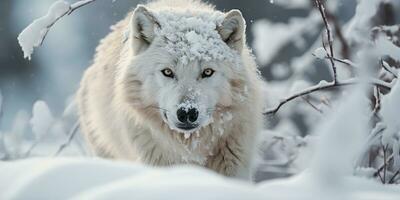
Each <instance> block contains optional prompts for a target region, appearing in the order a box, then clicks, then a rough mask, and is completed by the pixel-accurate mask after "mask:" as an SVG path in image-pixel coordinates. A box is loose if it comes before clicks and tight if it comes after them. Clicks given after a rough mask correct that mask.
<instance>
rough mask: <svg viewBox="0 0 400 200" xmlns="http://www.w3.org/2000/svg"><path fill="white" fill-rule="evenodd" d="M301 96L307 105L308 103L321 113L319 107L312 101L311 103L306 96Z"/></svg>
mask: <svg viewBox="0 0 400 200" xmlns="http://www.w3.org/2000/svg"><path fill="white" fill-rule="evenodd" d="M302 98H303V100H304V101H305V102H306V103H307V104H308V105H310V106H311V107H312V108H313V109H314V110H316V111H318V112H319V113H321V114H322V113H323V112H322V110H321V109H319V108H318V107H317V106H315V105H314V104H313V103H311V101H310V99H308V98H307V97H304V96H303V97H302Z"/></svg>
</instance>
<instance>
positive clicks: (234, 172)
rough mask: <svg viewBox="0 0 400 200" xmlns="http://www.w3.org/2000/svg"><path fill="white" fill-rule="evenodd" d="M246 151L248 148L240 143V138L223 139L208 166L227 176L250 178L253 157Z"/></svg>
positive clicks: (210, 158)
mask: <svg viewBox="0 0 400 200" xmlns="http://www.w3.org/2000/svg"><path fill="white" fill-rule="evenodd" d="M246 151H248V149H246V148H245V147H244V146H243V144H241V143H239V141H238V138H234V137H229V138H226V139H223V140H222V141H221V142H220V143H219V144H218V146H217V147H216V149H215V150H214V154H213V155H212V156H210V157H209V159H208V161H207V165H206V166H207V167H208V168H210V169H212V170H215V171H216V172H218V173H220V174H224V175H226V176H230V177H238V178H242V179H249V178H250V160H251V159H250V158H249V156H247V155H249V152H246Z"/></svg>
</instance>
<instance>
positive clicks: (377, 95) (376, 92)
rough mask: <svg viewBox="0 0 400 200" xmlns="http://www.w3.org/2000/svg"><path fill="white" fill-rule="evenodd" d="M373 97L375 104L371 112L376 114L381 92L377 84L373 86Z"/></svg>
mask: <svg viewBox="0 0 400 200" xmlns="http://www.w3.org/2000/svg"><path fill="white" fill-rule="evenodd" d="M374 97H375V106H374V110H373V111H372V113H374V114H377V113H378V111H379V109H380V108H381V94H380V89H379V87H378V86H376V87H375V90H374Z"/></svg>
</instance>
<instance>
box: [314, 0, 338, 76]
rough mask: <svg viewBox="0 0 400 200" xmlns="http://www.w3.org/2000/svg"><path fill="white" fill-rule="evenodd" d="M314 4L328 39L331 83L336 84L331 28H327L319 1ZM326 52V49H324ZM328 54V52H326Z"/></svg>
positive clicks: (326, 20)
mask: <svg viewBox="0 0 400 200" xmlns="http://www.w3.org/2000/svg"><path fill="white" fill-rule="evenodd" d="M315 3H316V5H317V8H318V10H319V12H320V13H321V17H322V19H323V21H324V24H325V29H326V35H327V37H328V44H329V51H330V53H328V54H329V58H330V59H329V60H330V61H331V67H332V71H333V82H334V83H336V82H337V72H336V66H335V62H334V60H333V57H335V56H334V55H333V44H332V43H333V39H332V34H331V28H330V27H329V23H328V19H327V17H326V13H325V7H324V5H322V3H321V1H320V0H315ZM322 45H323V46H324V48H325V45H324V42H322ZM325 50H326V49H325ZM327 52H328V51H327Z"/></svg>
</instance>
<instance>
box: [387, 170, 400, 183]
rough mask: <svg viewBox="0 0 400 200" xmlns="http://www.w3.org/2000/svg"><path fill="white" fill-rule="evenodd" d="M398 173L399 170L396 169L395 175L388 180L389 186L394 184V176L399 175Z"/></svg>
mask: <svg viewBox="0 0 400 200" xmlns="http://www.w3.org/2000/svg"><path fill="white" fill-rule="evenodd" d="M399 173H400V169H398V170H397V171H396V173H395V174H393V176H392V178H391V179H390V180H389V182H388V183H389V184H392V183H394V180H395V178H396V176H397V175H399Z"/></svg>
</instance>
